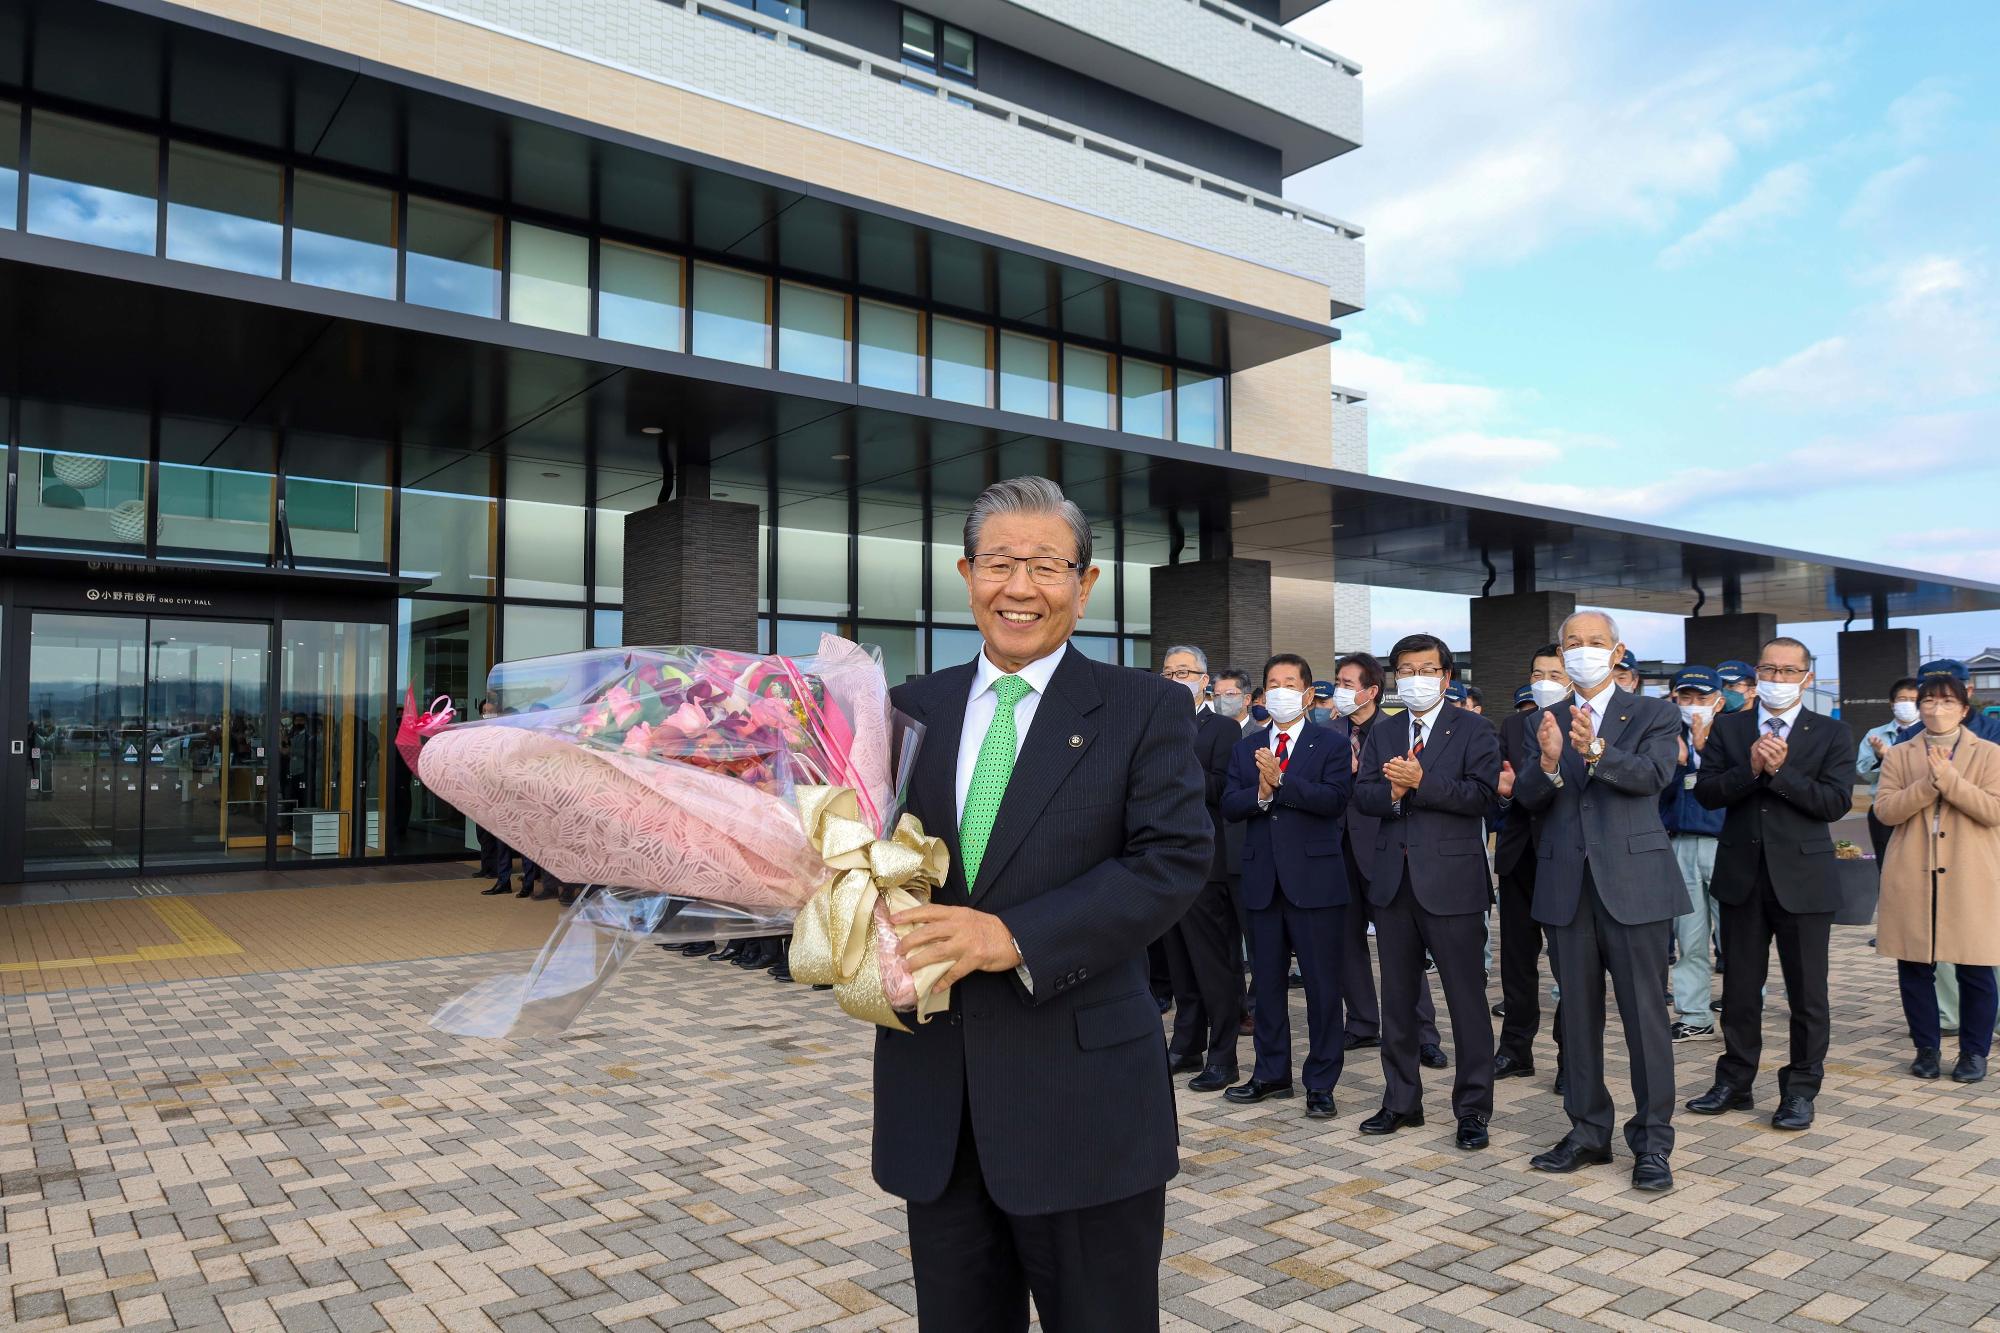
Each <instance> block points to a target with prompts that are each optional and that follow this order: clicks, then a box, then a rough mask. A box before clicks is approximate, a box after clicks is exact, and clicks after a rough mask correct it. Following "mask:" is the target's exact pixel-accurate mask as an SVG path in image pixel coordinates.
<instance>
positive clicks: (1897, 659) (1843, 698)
mask: <svg viewBox="0 0 2000 1333" xmlns="http://www.w3.org/2000/svg"><path fill="white" fill-rule="evenodd" d="M1917 651H1918V650H1917V632H1916V631H1915V630H1913V629H1855V630H1842V631H1841V633H1840V720H1841V721H1843V722H1845V723H1846V724H1847V725H1848V726H1849V727H1851V728H1853V730H1854V734H1855V736H1856V737H1859V736H1860V735H1861V733H1862V732H1864V731H1867V730H1869V729H1870V728H1871V727H1879V726H1881V725H1882V724H1883V723H1884V722H1887V721H1888V720H1889V702H1890V700H1889V687H1890V686H1891V685H1894V684H1895V683H1896V682H1897V681H1899V680H1901V679H1902V678H1903V677H1905V676H1914V675H1916V674H1917Z"/></svg>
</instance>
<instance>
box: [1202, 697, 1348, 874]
mask: <svg viewBox="0 0 2000 1333" xmlns="http://www.w3.org/2000/svg"><path fill="white" fill-rule="evenodd" d="M1269 744H1270V732H1269V729H1268V728H1265V727H1259V728H1258V729H1257V730H1255V731H1252V732H1250V733H1249V734H1247V735H1246V736H1244V737H1243V739H1242V740H1240V741H1238V742H1237V743H1236V749H1235V751H1234V752H1233V753H1232V754H1231V755H1230V757H1229V787H1228V789H1227V790H1226V791H1224V792H1223V794H1222V813H1223V816H1224V817H1225V818H1227V819H1230V820H1234V821H1236V822H1239V823H1241V824H1242V825H1243V826H1244V831H1243V881H1242V885H1241V892H1242V895H1243V905H1244V906H1245V907H1247V908H1249V909H1251V910H1252V911H1261V910H1262V909H1264V908H1266V907H1270V906H1271V905H1273V904H1274V903H1276V902H1277V900H1278V897H1277V896H1278V894H1279V893H1283V894H1284V895H1285V901H1287V902H1289V903H1291V904H1292V906H1294V907H1341V906H1344V905H1345V904H1346V903H1347V901H1348V894H1347V866H1346V864H1345V862H1346V858H1345V857H1344V856H1342V855H1341V845H1342V844H1341V829H1340V817H1341V815H1342V814H1343V813H1345V811H1346V810H1347V798H1348V795H1349V794H1350V793H1351V792H1352V791H1353V790H1354V771H1353V764H1352V759H1351V754H1350V751H1349V750H1348V748H1347V741H1346V739H1345V738H1344V737H1341V736H1336V735H1335V734H1334V733H1333V731H1332V730H1331V729H1330V728H1327V727H1322V726H1320V725H1318V724H1317V723H1314V722H1310V721H1309V722H1307V723H1306V724H1305V726H1304V727H1303V728H1302V729H1301V730H1300V731H1299V739H1298V743H1297V744H1296V745H1295V746H1294V747H1293V748H1292V752H1291V754H1290V755H1289V756H1288V758H1287V762H1286V767H1285V780H1284V781H1283V782H1281V783H1279V784H1278V790H1277V792H1276V793H1275V794H1274V795H1273V796H1272V798H1271V808H1270V809H1268V810H1262V809H1259V808H1258V805H1257V761H1256V760H1255V759H1254V758H1252V756H1253V755H1255V754H1256V752H1257V751H1258V750H1259V749H1262V748H1264V747H1266V746H1268V745H1269Z"/></svg>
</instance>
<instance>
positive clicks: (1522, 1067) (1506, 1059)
mask: <svg viewBox="0 0 2000 1333" xmlns="http://www.w3.org/2000/svg"><path fill="white" fill-rule="evenodd" d="M1534 1072H1535V1066H1534V1063H1533V1062H1532V1061H1528V1060H1523V1059H1521V1058H1520V1057H1518V1056H1515V1055H1510V1054H1509V1053H1508V1052H1506V1051H1502V1052H1500V1054H1498V1055H1496V1056H1494V1057H1493V1077H1494V1078H1496V1079H1501V1078H1528V1077H1530V1076H1531V1075H1532V1074H1533V1073H1534Z"/></svg>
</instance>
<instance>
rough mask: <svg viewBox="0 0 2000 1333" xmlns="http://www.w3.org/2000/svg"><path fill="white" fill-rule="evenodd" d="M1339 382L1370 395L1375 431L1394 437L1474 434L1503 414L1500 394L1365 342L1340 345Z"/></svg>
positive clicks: (1335, 368)
mask: <svg viewBox="0 0 2000 1333" xmlns="http://www.w3.org/2000/svg"><path fill="white" fill-rule="evenodd" d="M1333 380H1334V383H1336V384H1351V385H1353V386H1354V387H1355V388H1358V389H1365V390H1366V391H1367V393H1368V419H1369V423H1370V425H1371V426H1372V427H1373V428H1375V429H1379V430H1383V431H1388V432H1392V433H1399V432H1403V431H1414V432H1436V431H1452V430H1465V429H1471V428H1474V427H1477V426H1479V425H1481V424H1482V423H1488V422H1491V421H1492V420H1493V418H1494V417H1495V416H1497V415H1498V414H1499V412H1500V408H1501V397H1500V391H1499V390H1497V389H1491V388H1488V387H1487V386H1485V385H1483V384H1472V383H1469V382H1465V381H1454V380H1450V379H1446V378H1444V377H1443V376H1442V375H1441V374H1440V373H1439V372H1438V370H1437V368H1436V367H1435V366H1432V365H1431V364H1430V363H1429V362H1427V361H1424V360H1422V359H1421V358H1410V359H1407V360H1397V359H1394V358H1391V357H1386V356H1381V355H1378V354H1377V353H1375V352H1373V351H1370V350H1369V343H1368V340H1367V339H1366V338H1365V337H1360V336H1357V337H1354V338H1352V339H1348V340H1345V341H1343V342H1339V343H1335V344H1334V348H1333Z"/></svg>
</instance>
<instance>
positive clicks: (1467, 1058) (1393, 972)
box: [1375, 867, 1493, 1121]
mask: <svg viewBox="0 0 2000 1333" xmlns="http://www.w3.org/2000/svg"><path fill="white" fill-rule="evenodd" d="M1375 947H1376V948H1377V949H1379V950H1381V953H1382V1077H1383V1081H1384V1082H1385V1084H1386V1085H1387V1087H1386V1089H1385V1090H1384V1092H1383V1095H1382V1105H1383V1106H1384V1107H1386V1108H1387V1109H1388V1110H1391V1111H1400V1112H1402V1113H1403V1114H1405V1115H1409V1114H1413V1113H1415V1112H1418V1111H1421V1110H1422V1109H1423V1102H1424V1084H1423V1079H1422V1077H1421V1076H1420V1075H1419V1074H1418V1073H1417V1044H1418V1040H1419V1037H1418V1032H1417V1029H1418V1026H1419V1024H1418V1021H1417V996H1418V995H1419V994H1421V993H1423V992H1425V991H1427V990H1428V989H1429V987H1428V984H1427V980H1426V976H1425V973H1424V951H1425V950H1426V949H1428V950H1430V955H1431V958H1432V959H1433V960H1434V961H1435V962H1436V963H1437V970H1438V979H1439V980H1440V981H1442V982H1443V983H1444V1003H1445V1008H1446V1009H1447V1010H1448V1011H1449V1012H1450V1014H1451V1039H1452V1041H1453V1042H1454V1043H1455V1044H1456V1045H1457V1047H1458V1060H1457V1063H1456V1064H1455V1065H1454V1066H1453V1073H1452V1085H1451V1112H1452V1114H1453V1115H1454V1116H1457V1117H1459V1118H1460V1119H1463V1118H1464V1117H1466V1116H1477V1117H1479V1119H1480V1120H1482V1121H1484V1120H1487V1119H1490V1118H1491V1117H1492V1115H1493V1016H1492V1015H1491V1014H1490V1013H1488V1012H1487V1009H1486V975H1485V965H1486V964H1485V952H1486V917H1485V914H1484V913H1482V912H1466V913H1457V914H1454V915H1451V916H1439V915H1437V914H1435V913H1432V912H1429V911H1426V910H1425V908H1424V906H1423V904H1422V903H1419V902H1418V901H1417V897H1416V894H1415V893H1414V892H1413V891H1412V890H1411V888H1410V875H1409V870H1408V868H1407V867H1405V869H1404V871H1403V886H1402V888H1400V889H1398V890H1397V891H1396V896H1395V897H1394V898H1393V899H1391V900H1390V902H1389V905H1388V906H1387V907H1377V908H1375Z"/></svg>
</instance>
